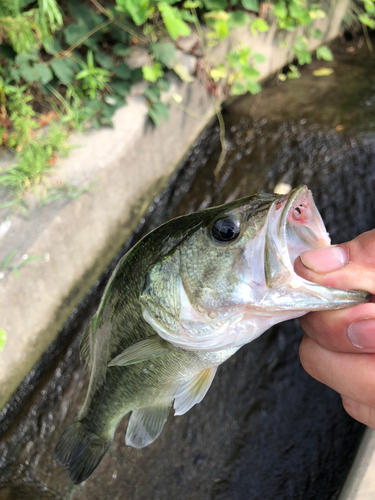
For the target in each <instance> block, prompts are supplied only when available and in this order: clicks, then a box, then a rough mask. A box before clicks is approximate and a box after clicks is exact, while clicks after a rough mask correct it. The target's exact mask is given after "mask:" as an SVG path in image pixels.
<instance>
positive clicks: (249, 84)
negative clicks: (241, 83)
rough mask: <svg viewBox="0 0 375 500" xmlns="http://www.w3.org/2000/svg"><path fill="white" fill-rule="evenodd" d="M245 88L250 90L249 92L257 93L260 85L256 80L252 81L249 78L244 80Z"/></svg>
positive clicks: (260, 88)
mask: <svg viewBox="0 0 375 500" xmlns="http://www.w3.org/2000/svg"><path fill="white" fill-rule="evenodd" d="M246 90H247V91H248V92H250V94H258V93H259V92H260V91H261V90H262V87H261V86H260V84H259V83H258V82H254V81H251V80H247V81H246Z"/></svg>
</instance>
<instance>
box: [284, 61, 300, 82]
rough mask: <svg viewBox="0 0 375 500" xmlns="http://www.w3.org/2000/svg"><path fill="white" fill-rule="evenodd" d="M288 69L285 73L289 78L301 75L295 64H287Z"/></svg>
mask: <svg viewBox="0 0 375 500" xmlns="http://www.w3.org/2000/svg"><path fill="white" fill-rule="evenodd" d="M289 70H290V71H288V73H287V74H286V76H287V78H289V80H296V79H297V78H300V77H301V73H300V72H299V71H298V68H297V66H295V65H294V64H290V65H289Z"/></svg>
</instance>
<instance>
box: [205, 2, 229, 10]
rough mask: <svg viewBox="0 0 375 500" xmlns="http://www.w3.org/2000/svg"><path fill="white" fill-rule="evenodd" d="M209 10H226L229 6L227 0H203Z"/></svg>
mask: <svg viewBox="0 0 375 500" xmlns="http://www.w3.org/2000/svg"><path fill="white" fill-rule="evenodd" d="M203 5H204V7H205V8H206V9H207V10H224V9H225V8H226V7H227V6H228V2H227V0H203Z"/></svg>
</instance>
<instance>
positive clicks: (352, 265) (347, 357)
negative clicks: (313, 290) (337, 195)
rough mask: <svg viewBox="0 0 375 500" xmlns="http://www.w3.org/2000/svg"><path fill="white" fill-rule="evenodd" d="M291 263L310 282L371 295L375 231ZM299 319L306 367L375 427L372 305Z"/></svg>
mask: <svg viewBox="0 0 375 500" xmlns="http://www.w3.org/2000/svg"><path fill="white" fill-rule="evenodd" d="M294 267H295V271H296V272H297V273H298V274H299V275H300V276H302V277H303V278H305V279H307V280H309V281H313V282H314V283H318V284H320V285H326V286H331V287H334V288H341V289H361V290H366V291H368V292H370V293H371V294H373V295H375V230H372V231H369V232H367V233H363V234H361V235H360V236H358V237H357V238H355V239H354V240H352V241H350V242H348V243H343V244H341V245H336V246H332V247H324V248H319V249H317V250H310V251H308V252H305V253H303V254H302V255H301V257H299V258H298V259H297V260H296V262H295V265H294ZM373 298H374V302H375V297H373ZM300 323H301V326H302V328H303V329H304V330H305V332H306V335H305V336H304V337H303V340H302V343H301V346H300V358H301V363H302V366H303V367H304V369H305V370H306V371H307V372H308V373H309V374H310V375H311V376H312V377H314V378H315V379H317V380H319V381H320V382H322V383H323V384H326V385H328V386H329V387H331V388H332V389H334V390H335V391H337V392H339V393H340V395H341V397H342V402H343V406H344V408H345V410H346V411H347V412H348V413H349V415H351V416H352V417H353V418H355V419H356V420H358V421H360V422H362V423H364V424H366V425H368V426H369V427H372V428H375V303H373V302H370V303H368V304H361V305H358V306H356V307H352V308H350V309H341V310H338V311H324V312H311V313H309V314H306V315H305V316H303V317H302V318H300Z"/></svg>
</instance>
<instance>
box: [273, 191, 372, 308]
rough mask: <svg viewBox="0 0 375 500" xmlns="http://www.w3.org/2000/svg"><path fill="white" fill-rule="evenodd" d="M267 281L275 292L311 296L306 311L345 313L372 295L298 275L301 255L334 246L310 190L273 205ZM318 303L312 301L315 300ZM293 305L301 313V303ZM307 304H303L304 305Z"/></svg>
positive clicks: (288, 196)
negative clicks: (342, 309) (276, 290)
mask: <svg viewBox="0 0 375 500" xmlns="http://www.w3.org/2000/svg"><path fill="white" fill-rule="evenodd" d="M266 231H267V232H266V244H265V261H264V262H265V265H264V270H265V278H266V283H267V287H268V288H269V289H270V290H271V289H273V290H275V289H280V288H283V290H284V292H285V291H287V290H289V291H290V292H291V291H292V290H293V289H294V290H295V291H296V292H297V289H298V291H299V292H300V293H305V294H306V295H308V296H309V303H308V304H307V302H306V301H305V302H304V303H303V304H302V305H305V306H306V305H307V306H308V307H305V311H306V310H314V309H315V310H323V309H325V308H327V309H328V308H330V309H341V308H343V307H349V306H351V305H356V304H360V303H363V302H368V300H369V297H370V294H369V293H368V292H365V291H362V290H339V289H335V288H330V287H325V286H321V285H318V284H316V283H313V282H310V281H307V280H305V279H303V278H301V277H300V276H298V275H297V274H296V273H295V271H294V261H295V260H296V258H297V257H298V256H299V255H301V253H303V252H306V251H308V250H314V249H316V248H320V247H326V246H329V245H330V244H331V241H330V238H329V235H328V233H327V231H326V228H325V226H324V222H323V219H322V218H321V216H320V213H319V212H318V209H317V208H316V206H315V203H314V200H313V197H312V194H311V191H309V189H308V188H307V187H306V186H302V187H300V188H297V189H294V190H293V191H292V192H291V193H290V194H289V195H285V196H281V197H280V198H279V199H277V200H275V201H274V202H273V204H272V207H271V210H270V214H269V222H268V225H267V230H266ZM313 297H314V298H315V299H316V300H312V298H313ZM295 299H296V296H295V298H294V299H293V300H294V302H293V303H290V304H289V308H290V309H296V310H297V309H299V308H300V305H299V301H298V300H297V301H296V300H295ZM302 302H303V301H302Z"/></svg>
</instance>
